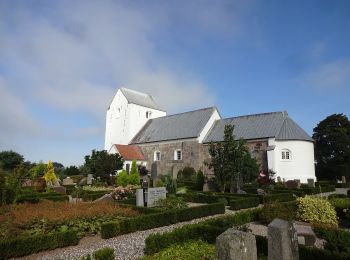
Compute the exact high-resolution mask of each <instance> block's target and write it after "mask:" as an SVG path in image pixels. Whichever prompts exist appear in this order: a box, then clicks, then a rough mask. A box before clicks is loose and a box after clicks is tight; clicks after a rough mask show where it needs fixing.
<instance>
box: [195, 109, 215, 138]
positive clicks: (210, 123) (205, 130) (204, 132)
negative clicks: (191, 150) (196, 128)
mask: <svg viewBox="0 0 350 260" xmlns="http://www.w3.org/2000/svg"><path fill="white" fill-rule="evenodd" d="M219 119H221V116H220V114H219V112H218V111H217V109H215V110H214V112H213V114H212V115H211V117H210V118H209V120H208V122H207V124H206V125H205V126H204V128H203V130H202V132H201V133H200V134H199V136H198V138H197V141H198V143H202V142H203V139H204V138H205V137H206V135H207V134H208V132H209V130H210V129H211V128H212V126H213V124H214V123H215V120H219Z"/></svg>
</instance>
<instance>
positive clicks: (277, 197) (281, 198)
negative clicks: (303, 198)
mask: <svg viewBox="0 0 350 260" xmlns="http://www.w3.org/2000/svg"><path fill="white" fill-rule="evenodd" d="M295 199H296V197H295V196H294V195H293V194H292V193H278V194H268V195H265V196H263V202H264V203H272V202H287V201H292V200H295Z"/></svg>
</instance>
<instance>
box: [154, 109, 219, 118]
mask: <svg viewBox="0 0 350 260" xmlns="http://www.w3.org/2000/svg"><path fill="white" fill-rule="evenodd" d="M207 109H216V110H217V108H216V106H212V107H205V108H200V109H196V110H192V111H187V112H181V113H177V114H172V115H166V116H161V117H156V118H152V119H150V120H155V119H158V118H165V117H172V116H178V115H183V114H188V113H192V112H197V111H201V110H207Z"/></svg>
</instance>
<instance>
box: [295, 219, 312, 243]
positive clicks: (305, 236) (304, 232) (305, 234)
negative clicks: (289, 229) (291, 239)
mask: <svg viewBox="0 0 350 260" xmlns="http://www.w3.org/2000/svg"><path fill="white" fill-rule="evenodd" d="M294 226H295V229H296V231H297V235H298V242H299V244H302V245H305V246H314V245H315V242H316V235H315V233H314V231H313V230H312V228H311V226H309V225H307V224H304V223H301V222H300V223H295V224H294Z"/></svg>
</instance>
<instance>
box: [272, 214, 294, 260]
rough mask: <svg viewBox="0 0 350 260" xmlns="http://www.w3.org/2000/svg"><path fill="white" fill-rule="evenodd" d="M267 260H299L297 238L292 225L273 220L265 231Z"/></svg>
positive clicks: (280, 220)
mask: <svg viewBox="0 0 350 260" xmlns="http://www.w3.org/2000/svg"><path fill="white" fill-rule="evenodd" d="M267 236H268V259H269V260H281V259H283V260H299V249H298V236H297V232H296V230H295V227H294V225H293V224H292V223H290V222H288V221H285V220H282V219H278V218H276V219H274V220H273V221H272V222H271V223H270V224H269V225H268V229H267Z"/></svg>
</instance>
